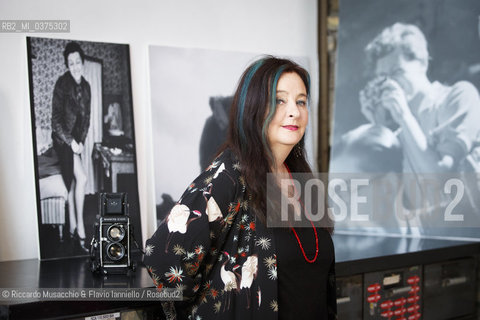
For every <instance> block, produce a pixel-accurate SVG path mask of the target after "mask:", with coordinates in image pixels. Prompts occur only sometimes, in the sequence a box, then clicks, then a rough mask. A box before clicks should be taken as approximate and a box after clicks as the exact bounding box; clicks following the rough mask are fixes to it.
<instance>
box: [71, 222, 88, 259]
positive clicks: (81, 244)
mask: <svg viewBox="0 0 480 320" xmlns="http://www.w3.org/2000/svg"><path fill="white" fill-rule="evenodd" d="M73 240H74V243H75V245H77V246H78V248H79V249H80V251H82V253H89V252H90V250H89V249H88V248H87V247H86V246H85V238H80V236H79V235H78V231H77V229H76V228H75V232H74V233H73Z"/></svg>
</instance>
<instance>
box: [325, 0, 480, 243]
mask: <svg viewBox="0 0 480 320" xmlns="http://www.w3.org/2000/svg"><path fill="white" fill-rule="evenodd" d="M338 11H339V27H338V38H337V41H338V42H337V44H338V47H337V48H338V51H337V60H336V61H337V66H336V82H335V104H334V119H333V132H332V135H333V136H332V147H331V157H330V172H331V173H375V174H377V176H379V175H380V176H382V177H383V178H385V177H387V175H389V176H388V178H385V179H386V180H388V181H389V183H390V184H389V185H390V186H394V188H392V189H390V191H389V193H388V194H385V195H384V197H383V198H382V197H380V198H382V199H384V201H385V206H384V207H383V208H384V209H385V212H393V213H394V214H392V219H397V218H396V217H397V215H395V213H398V211H399V210H402V211H408V212H410V213H413V215H414V216H415V219H412V220H409V221H407V222H405V221H398V228H397V232H398V233H400V234H411V235H418V236H441V237H450V236H452V237H464V236H465V237H467V238H479V237H480V232H479V231H478V230H479V229H478V228H470V229H468V228H464V227H465V226H471V227H479V226H480V224H479V221H480V219H479V218H480V217H479V215H478V209H479V208H480V203H479V200H478V199H480V198H479V196H480V193H479V191H480V188H479V185H478V182H477V181H478V179H475V178H476V177H478V174H479V173H480V123H479V119H480V98H479V89H480V22H479V17H480V2H479V1H476V0H465V1H449V0H442V1H429V0H421V1H417V0H393V1H382V0H366V1H355V0H342V1H340V3H339V10H338ZM452 177H455V179H456V180H453V179H450V178H452ZM427 179H430V180H429V181H435V182H436V183H438V184H439V186H448V183H447V182H448V181H462V185H461V186H460V185H458V186H457V185H456V186H455V188H453V189H448V188H446V187H445V189H438V190H437V189H435V191H434V192H431V190H426V187H425V185H424V184H422V183H423V181H425V180H427ZM392 181H393V182H392ZM407 181H414V182H413V183H412V184H409V183H407ZM440 182H441V183H440ZM462 188H464V189H462ZM444 190H446V191H444ZM451 190H455V191H452V193H450V191H451ZM437 191H438V192H437ZM442 192H443V193H448V194H447V195H445V194H442ZM455 192H456V193H457V194H461V195H462V197H461V200H459V202H458V203H456V202H455V201H456V198H455V197H454V194H455ZM376 196H377V198H378V194H376ZM454 203H455V205H456V210H457V211H456V213H458V214H462V215H464V217H465V220H464V223H463V224H459V225H458V226H456V227H458V228H455V227H453V228H448V227H438V224H435V222H437V221H439V220H438V219H440V218H439V217H440V216H437V215H435V214H436V213H439V212H447V216H448V210H449V207H452V205H453V204H454ZM399 204H400V205H399ZM457 204H458V205H457ZM388 206H390V207H388ZM434 212H435V214H433V213H434ZM394 215H395V217H394ZM435 219H437V220H435ZM393 225H394V223H392V224H389V226H388V227H386V226H384V227H385V228H384V231H386V232H387V233H390V232H392V226H393ZM339 226H340V229H341V224H340V225H339ZM350 227H351V226H350ZM379 227H380V228H378V229H377V231H378V230H381V229H382V228H381V227H382V226H379Z"/></svg>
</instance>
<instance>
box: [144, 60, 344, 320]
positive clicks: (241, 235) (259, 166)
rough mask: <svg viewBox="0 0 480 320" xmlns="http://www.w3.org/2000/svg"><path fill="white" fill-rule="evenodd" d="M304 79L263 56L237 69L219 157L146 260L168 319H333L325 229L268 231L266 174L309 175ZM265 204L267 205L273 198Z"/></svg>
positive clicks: (150, 243)
mask: <svg viewBox="0 0 480 320" xmlns="http://www.w3.org/2000/svg"><path fill="white" fill-rule="evenodd" d="M308 97H309V76H308V73H307V72H306V71H305V70H304V69H303V68H301V67H300V66H298V65H297V64H295V63H293V62H291V61H289V60H284V59H278V58H274V57H266V58H264V59H260V60H258V61H256V62H255V63H253V64H252V65H251V66H250V67H248V68H247V70H246V71H245V72H244V74H243V76H242V78H241V80H240V83H239V86H238V88H237V90H236V93H235V95H234V98H233V103H232V107H231V113H230V126H229V133H228V139H227V142H226V143H225V145H224V147H223V148H222V152H221V153H220V155H219V156H218V157H217V158H216V159H215V160H214V161H213V163H212V164H211V165H210V166H209V167H208V168H207V169H206V170H205V171H204V172H203V173H202V174H201V175H200V176H199V177H197V179H195V181H194V182H193V183H192V184H191V185H190V186H189V187H188V188H187V190H186V191H185V193H184V194H183V195H182V197H181V199H180V200H179V201H178V202H177V204H176V205H175V206H174V208H173V209H172V210H171V212H170V214H169V215H168V216H167V218H166V219H165V221H164V222H163V223H162V224H161V225H160V226H159V228H158V230H157V231H156V232H155V234H154V235H153V237H152V238H151V239H149V240H147V243H146V255H145V258H144V263H145V265H146V266H147V269H148V270H149V272H150V274H151V276H152V278H153V280H154V283H155V285H156V286H157V287H158V288H164V287H168V288H178V289H180V290H182V293H183V301H182V302H176V303H174V302H172V301H167V302H163V308H164V311H165V314H166V316H167V318H175V316H176V317H177V319H184V318H191V319H214V318H215V319H257V318H261V319H291V318H292V317H293V316H296V317H297V318H299V319H300V318H301V319H333V318H334V317H335V313H336V297H335V277H334V251H333V243H332V240H331V237H330V233H329V232H328V231H327V230H326V229H323V228H313V224H312V225H310V224H309V228H296V229H293V228H275V229H273V228H267V227H266V221H267V216H266V212H267V207H269V208H270V209H271V208H272V207H273V208H275V207H276V204H275V201H274V200H272V199H268V201H267V196H266V194H267V185H266V184H267V183H266V181H267V173H269V172H271V173H275V174H278V175H279V176H285V175H286V176H288V175H289V170H290V171H292V172H311V170H310V168H309V166H308V164H307V161H306V159H305V151H304V133H305V129H306V126H307V123H308V107H307V102H308ZM272 201H273V204H271V202H272Z"/></svg>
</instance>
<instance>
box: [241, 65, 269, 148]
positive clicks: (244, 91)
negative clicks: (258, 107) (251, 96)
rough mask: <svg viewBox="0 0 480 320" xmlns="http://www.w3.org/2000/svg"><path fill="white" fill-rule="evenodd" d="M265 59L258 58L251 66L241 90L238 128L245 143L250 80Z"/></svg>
mask: <svg viewBox="0 0 480 320" xmlns="http://www.w3.org/2000/svg"><path fill="white" fill-rule="evenodd" d="M263 62H264V59H261V60H258V61H257V62H256V63H255V64H254V65H253V66H252V67H251V68H250V70H248V73H247V75H246V76H245V81H243V85H242V91H241V92H240V101H239V102H240V103H239V108H238V109H239V110H238V118H237V122H238V130H239V131H240V138H241V140H242V142H243V143H247V137H246V136H245V131H244V129H243V112H244V110H245V99H246V97H247V92H248V87H249V85H250V81H251V80H252V77H253V75H254V74H255V72H257V70H258V68H260V66H261V65H262V64H263Z"/></svg>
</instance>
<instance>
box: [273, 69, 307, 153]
mask: <svg viewBox="0 0 480 320" xmlns="http://www.w3.org/2000/svg"><path fill="white" fill-rule="evenodd" d="M307 124H308V109H307V90H306V88H305V85H304V83H303V81H302V79H301V78H300V76H299V75H298V74H297V73H295V72H289V73H284V74H283V75H281V76H280V79H279V80H278V84H277V109H276V111H275V114H274V116H273V118H272V121H271V122H270V124H269V126H268V131H267V138H268V143H269V145H270V148H272V150H275V149H277V148H278V147H285V146H288V147H293V146H295V145H296V144H297V143H298V142H299V141H300V140H301V139H302V137H303V134H304V133H305V129H306V127H307Z"/></svg>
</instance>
